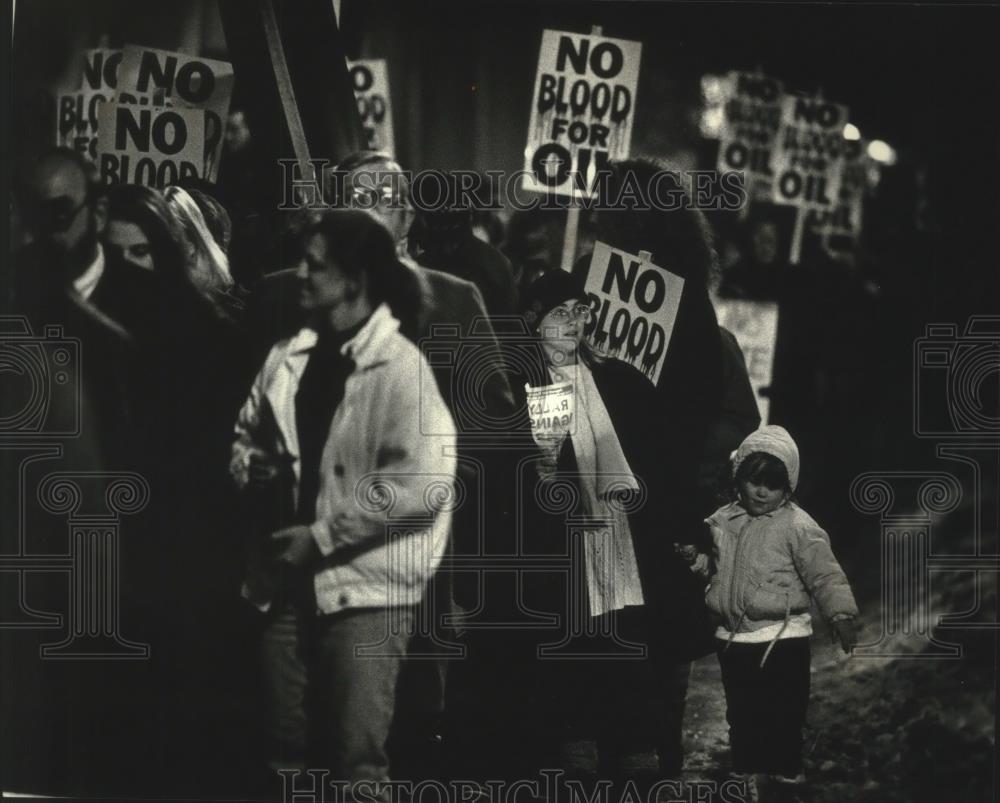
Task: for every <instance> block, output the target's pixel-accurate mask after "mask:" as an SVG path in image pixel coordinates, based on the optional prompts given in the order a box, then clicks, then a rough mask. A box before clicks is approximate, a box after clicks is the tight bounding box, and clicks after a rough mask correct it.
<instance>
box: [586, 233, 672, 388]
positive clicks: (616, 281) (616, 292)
mask: <svg viewBox="0 0 1000 803" xmlns="http://www.w3.org/2000/svg"><path fill="white" fill-rule="evenodd" d="M683 289H684V280H683V279H682V278H681V277H680V276H677V275H676V274H673V273H671V272H670V271H668V270H664V269H663V268H661V267H660V266H658V265H655V264H654V263H653V261H652V260H651V259H650V255H649V254H648V253H645V252H643V253H640V254H639V255H638V256H635V255H633V254H629V253H628V252H626V251H619V250H618V249H617V248H612V247H611V246H610V245H606V244H605V243H601V242H599V243H596V244H595V245H594V254H593V256H592V257H591V260H590V268H589V270H588V273H587V279H586V290H587V296H588V298H587V300H588V302H589V304H590V311H591V318H590V322H589V323H588V324H587V326H586V328H585V329H584V334H585V335H586V336H587V339H588V340H589V341H590V343H591V345H592V346H594V348H596V349H597V350H598V351H600V352H602V353H603V354H606V355H607V356H609V357H616V358H617V359H620V360H624V361H625V362H627V363H630V364H631V365H633V366H634V367H635V368H637V369H639V370H640V371H642V373H643V374H644V375H645V376H646V378H647V379H648V380H649V381H650V382H652V383H653V385H656V383H657V382H658V381H659V379H660V372H661V371H662V369H663V359H664V357H665V356H666V354H667V346H668V345H670V335H671V333H672V332H673V329H674V321H675V320H676V319H677V306H678V304H679V303H680V300H681V291H682V290H683Z"/></svg>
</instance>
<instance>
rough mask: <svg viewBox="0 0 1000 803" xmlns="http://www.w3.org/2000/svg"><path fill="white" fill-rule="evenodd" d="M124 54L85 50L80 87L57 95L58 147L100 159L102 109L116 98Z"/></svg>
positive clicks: (105, 49) (105, 50)
mask: <svg viewBox="0 0 1000 803" xmlns="http://www.w3.org/2000/svg"><path fill="white" fill-rule="evenodd" d="M121 60H122V51H121V50H116V49H112V48H106V47H99V48H93V49H90V50H85V51H84V54H83V71H82V74H81V77H80V83H79V85H78V86H77V87H75V88H74V89H72V90H71V91H63V92H59V93H57V94H56V145H59V146H61V147H64V148H71V149H72V150H75V151H77V152H78V153H82V154H83V155H84V156H86V157H88V158H89V159H93V160H96V159H97V122H98V113H99V111H100V108H101V105H102V104H103V103H104V102H105V101H107V100H111V99H112V98H113V97H114V94H115V92H116V89H117V86H118V69H119V65H120V64H121Z"/></svg>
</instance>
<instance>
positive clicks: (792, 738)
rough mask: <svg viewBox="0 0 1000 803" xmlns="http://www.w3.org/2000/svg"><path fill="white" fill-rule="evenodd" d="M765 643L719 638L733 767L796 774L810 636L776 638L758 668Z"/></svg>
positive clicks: (799, 768) (806, 698)
mask: <svg viewBox="0 0 1000 803" xmlns="http://www.w3.org/2000/svg"><path fill="white" fill-rule="evenodd" d="M767 646H768V642H764V643H762V644H739V643H736V642H733V643H731V644H730V645H729V648H728V649H724V647H725V643H724V642H721V641H720V642H719V665H720V666H721V667H722V685H723V686H724V687H725V690H726V720H727V721H728V722H729V746H730V749H731V751H732V764H733V771H734V772H748V773H749V772H753V773H757V772H759V773H771V774H776V775H787V776H795V775H798V774H799V773H800V772H801V771H802V726H803V725H804V724H805V721H806V708H807V707H808V705H809V659H810V650H809V639H808V638H789V639H780V640H779V641H778V642H777V643H775V645H774V649H773V650H771V654H770V655H769V656H768V658H767V662H766V663H765V664H764V666H763V668H761V667H760V660H761V658H762V657H763V655H764V652H765V651H766V650H767Z"/></svg>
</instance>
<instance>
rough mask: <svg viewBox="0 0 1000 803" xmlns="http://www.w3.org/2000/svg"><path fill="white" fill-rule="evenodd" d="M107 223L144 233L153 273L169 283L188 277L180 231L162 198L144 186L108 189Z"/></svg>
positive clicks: (118, 185)
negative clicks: (135, 227) (147, 241)
mask: <svg viewBox="0 0 1000 803" xmlns="http://www.w3.org/2000/svg"><path fill="white" fill-rule="evenodd" d="M107 198H108V220H120V221H122V222H123V223H132V224H134V225H136V226H138V227H139V228H140V229H142V233H143V234H145V235H146V237H147V239H148V240H149V246H150V249H151V250H152V252H153V269H154V270H155V271H156V272H157V273H159V274H160V275H161V276H162V277H164V278H165V279H167V280H168V281H177V280H179V279H180V278H181V277H184V276H186V274H187V271H186V270H185V260H186V257H185V254H184V246H183V240H182V239H181V238H182V234H181V230H180V227H179V225H178V223H177V220H176V219H175V218H174V214H173V212H171V211H170V207H169V206H167V202H166V201H165V200H164V198H163V196H162V195H160V193H158V192H157V191H156V190H154V189H150V188H149V187H145V186H143V185H141V184H116V185H114V186H112V187H108V189H107Z"/></svg>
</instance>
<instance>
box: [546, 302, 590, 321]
mask: <svg viewBox="0 0 1000 803" xmlns="http://www.w3.org/2000/svg"><path fill="white" fill-rule="evenodd" d="M545 317H547V318H549V319H551V320H553V321H555V322H556V323H566V322H567V321H568V320H569V319H570V318H579V319H580V320H581V321H583V322H584V323H586V322H587V321H589V320H590V305H589V304H577V305H576V306H575V307H572V308H571V309H566V307H556V308H555V309H554V310H552V312H550V313H549V314H548V315H546V316H545Z"/></svg>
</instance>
